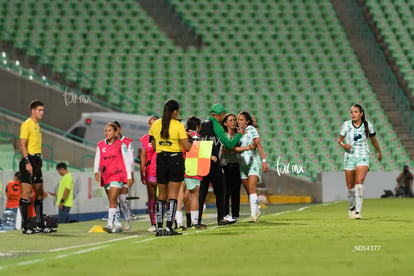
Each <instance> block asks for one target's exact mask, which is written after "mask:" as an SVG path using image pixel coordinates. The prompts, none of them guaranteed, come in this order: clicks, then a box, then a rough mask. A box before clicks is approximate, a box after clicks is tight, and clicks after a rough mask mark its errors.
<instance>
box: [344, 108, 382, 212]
mask: <svg viewBox="0 0 414 276" xmlns="http://www.w3.org/2000/svg"><path fill="white" fill-rule="evenodd" d="M375 135H376V132H375V129H374V126H373V125H372V123H371V122H369V121H367V120H365V111H364V109H363V108H362V106H361V105H359V104H354V105H353V106H352V107H351V120H348V121H345V122H344V123H343V124H342V127H341V131H340V133H339V137H338V143H339V145H340V146H341V147H342V148H343V149H344V150H345V155H344V170H345V179H346V186H347V188H348V193H347V197H348V202H349V212H348V214H349V217H350V218H356V219H361V218H362V216H361V209H362V201H363V197H364V185H363V184H364V180H365V177H366V175H367V172H368V166H369V146H368V139H369V140H371V143H372V145H373V146H374V148H375V150H376V151H377V159H378V161H381V159H382V155H381V150H380V147H379V145H378V141H377V139H376V138H375Z"/></svg>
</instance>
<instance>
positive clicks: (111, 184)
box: [104, 181, 124, 190]
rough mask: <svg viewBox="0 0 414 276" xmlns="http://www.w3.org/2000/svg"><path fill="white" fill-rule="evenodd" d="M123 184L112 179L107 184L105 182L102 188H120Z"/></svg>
mask: <svg viewBox="0 0 414 276" xmlns="http://www.w3.org/2000/svg"><path fill="white" fill-rule="evenodd" d="M123 185H124V183H123V182H119V181H112V182H110V183H109V184H105V185H104V188H105V190H109V188H111V187H114V188H119V189H122V186H123Z"/></svg>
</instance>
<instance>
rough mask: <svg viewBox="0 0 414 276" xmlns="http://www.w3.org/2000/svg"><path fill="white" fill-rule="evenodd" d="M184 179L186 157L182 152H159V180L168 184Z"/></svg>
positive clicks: (160, 182)
mask: <svg viewBox="0 0 414 276" xmlns="http://www.w3.org/2000/svg"><path fill="white" fill-rule="evenodd" d="M170 181H172V182H181V181H184V157H183V153H182V152H165V151H162V152H160V153H157V182H158V183H159V184H168V182H170Z"/></svg>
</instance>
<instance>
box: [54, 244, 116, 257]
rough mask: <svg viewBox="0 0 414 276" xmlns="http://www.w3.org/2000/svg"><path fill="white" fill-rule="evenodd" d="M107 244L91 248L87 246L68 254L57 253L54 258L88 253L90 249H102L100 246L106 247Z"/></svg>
mask: <svg viewBox="0 0 414 276" xmlns="http://www.w3.org/2000/svg"><path fill="white" fill-rule="evenodd" d="M108 246H109V244H108V245H102V246H97V247H92V248H88V249H83V250H79V251H76V252H72V253H68V254H63V255H58V256H56V257H55V258H56V259H63V258H66V257H69V256H72V255H79V254H83V253H88V252H91V251H96V250H99V249H102V248H105V247H108Z"/></svg>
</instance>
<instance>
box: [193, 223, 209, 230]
mask: <svg viewBox="0 0 414 276" xmlns="http://www.w3.org/2000/svg"><path fill="white" fill-rule="evenodd" d="M194 227H195V228H196V229H206V228H207V225H205V224H202V223H197V224H194Z"/></svg>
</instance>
